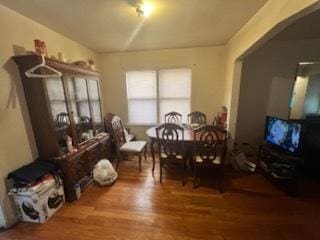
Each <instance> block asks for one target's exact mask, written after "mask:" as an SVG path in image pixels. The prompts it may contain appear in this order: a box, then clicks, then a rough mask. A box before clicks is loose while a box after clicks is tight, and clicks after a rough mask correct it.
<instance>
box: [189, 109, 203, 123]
mask: <svg viewBox="0 0 320 240" xmlns="http://www.w3.org/2000/svg"><path fill="white" fill-rule="evenodd" d="M188 122H189V123H198V124H207V116H206V115H205V114H204V113H202V112H199V111H194V112H192V113H189V114H188Z"/></svg>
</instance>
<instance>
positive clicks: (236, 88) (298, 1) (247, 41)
mask: <svg viewBox="0 0 320 240" xmlns="http://www.w3.org/2000/svg"><path fill="white" fill-rule="evenodd" d="M319 7H320V1H319V0H269V1H268V2H267V3H266V4H265V5H264V6H263V7H262V8H261V9H260V10H259V11H258V12H257V13H256V14H255V15H254V16H253V17H252V18H251V19H250V20H249V21H248V23H247V24H245V25H244V26H243V27H242V29H241V30H240V31H239V32H237V33H236V34H235V35H234V36H233V37H232V39H231V40H230V41H229V42H228V44H227V45H226V63H225V82H226V87H225V95H224V98H225V105H226V106H227V107H228V108H229V109H230V118H229V130H230V132H231V135H232V136H234V135H235V133H236V129H237V130H238V129H239V126H238V125H237V119H238V118H237V114H238V112H239V106H238V103H239V96H240V82H241V70H242V69H241V58H242V57H244V56H245V55H246V54H248V53H250V52H252V51H253V50H254V49H257V47H258V46H261V45H262V44H264V43H265V42H266V41H267V40H269V39H270V38H271V37H272V36H274V35H275V34H277V33H278V32H279V31H281V30H282V29H283V28H284V27H286V26H288V25H289V24H290V23H292V22H293V21H295V20H296V19H298V18H299V17H302V16H304V15H306V14H308V13H310V12H312V11H315V10H316V9H318V8H319Z"/></svg>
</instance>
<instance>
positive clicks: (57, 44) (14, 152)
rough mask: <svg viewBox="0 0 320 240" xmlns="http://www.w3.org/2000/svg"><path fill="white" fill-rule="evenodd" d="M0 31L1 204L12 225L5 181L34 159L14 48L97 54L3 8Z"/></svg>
mask: <svg viewBox="0 0 320 240" xmlns="http://www.w3.org/2000/svg"><path fill="white" fill-rule="evenodd" d="M0 29H1V30H0V31H1V38H0V53H1V54H0V79H1V81H0V133H1V134H0V177H1V179H0V204H2V205H4V206H3V210H4V209H5V210H6V212H5V213H4V215H5V217H6V218H7V223H8V224H11V223H12V222H14V220H15V219H14V214H13V209H12V208H11V205H10V201H9V199H8V197H7V189H6V187H5V185H4V178H5V177H6V176H7V174H8V173H9V172H11V171H12V170H14V169H16V168H18V167H21V166H22V165H24V164H27V163H29V162H31V161H33V160H34V159H35V158H36V157H37V150H36V145H35V141H34V137H33V133H32V128H31V123H30V119H29V115H28V110H27V106H26V102H25V99H24V94H23V89H22V85H21V81H20V77H19V73H18V69H17V66H16V64H15V63H14V62H13V60H12V59H11V56H13V55H14V46H15V45H16V46H19V47H22V48H25V49H27V50H34V46H33V40H34V39H37V38H39V39H42V40H44V41H45V42H46V45H47V48H48V52H49V55H50V56H51V55H55V56H57V54H58V52H63V53H64V54H65V55H66V57H67V58H68V59H71V60H82V59H83V60H86V59H88V58H91V59H94V60H97V54H96V53H94V52H92V51H91V50H89V49H87V48H85V47H83V46H81V45H79V44H77V43H75V42H73V41H71V40H69V39H67V38H65V37H63V36H62V35H60V34H58V33H56V32H54V31H52V30H50V29H48V28H46V27H44V26H42V25H40V24H38V23H36V22H34V21H32V20H30V19H28V18H26V17H24V16H22V15H20V14H18V13H16V12H14V11H12V10H10V9H8V8H6V7H4V6H2V5H0ZM0 215H1V214H0Z"/></svg>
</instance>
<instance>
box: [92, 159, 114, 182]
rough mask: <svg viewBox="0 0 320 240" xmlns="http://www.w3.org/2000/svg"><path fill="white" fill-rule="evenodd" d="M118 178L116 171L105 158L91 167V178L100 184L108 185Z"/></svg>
mask: <svg viewBox="0 0 320 240" xmlns="http://www.w3.org/2000/svg"><path fill="white" fill-rule="evenodd" d="M117 178H118V173H117V172H116V171H115V170H114V169H113V166H112V164H111V163H110V161H109V160H107V159H102V160H100V161H99V162H98V163H97V164H96V165H95V166H94V169H93V179H94V180H95V181H96V182H98V183H99V185H100V186H109V185H111V184H112V183H113V182H114V181H115V180H116V179H117Z"/></svg>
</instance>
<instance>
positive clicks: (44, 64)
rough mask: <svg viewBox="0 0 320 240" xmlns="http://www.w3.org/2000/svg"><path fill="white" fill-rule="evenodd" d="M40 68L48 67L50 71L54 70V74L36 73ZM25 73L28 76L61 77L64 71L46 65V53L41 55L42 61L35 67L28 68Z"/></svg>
mask: <svg viewBox="0 0 320 240" xmlns="http://www.w3.org/2000/svg"><path fill="white" fill-rule="evenodd" d="M39 68H47V69H49V70H50V71H52V72H53V74H38V73H34V71H35V70H37V69H39ZM25 75H26V76H27V77H28V78H53V77H54V78H59V77H61V75H62V73H61V72H59V71H57V70H56V69H54V68H52V67H49V66H47V65H46V61H45V58H44V55H41V63H40V64H38V65H37V66H35V67H33V68H30V69H29V70H27V71H26V72H25Z"/></svg>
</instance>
